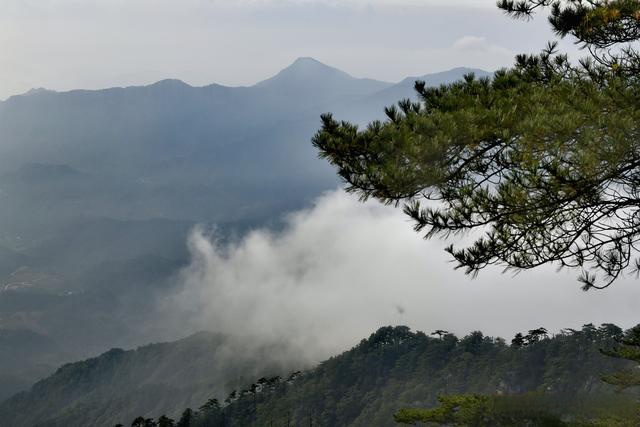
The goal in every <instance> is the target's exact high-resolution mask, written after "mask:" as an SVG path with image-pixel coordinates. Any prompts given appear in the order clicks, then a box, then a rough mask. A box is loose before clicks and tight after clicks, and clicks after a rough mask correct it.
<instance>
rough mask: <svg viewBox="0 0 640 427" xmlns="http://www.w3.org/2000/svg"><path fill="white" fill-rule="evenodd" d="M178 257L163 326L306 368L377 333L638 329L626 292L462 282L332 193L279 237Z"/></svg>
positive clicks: (548, 277) (528, 279) (631, 285)
mask: <svg viewBox="0 0 640 427" xmlns="http://www.w3.org/2000/svg"><path fill="white" fill-rule="evenodd" d="M189 245H190V249H191V253H192V257H193V259H192V262H191V265H190V266H189V267H188V268H187V269H185V270H184V271H183V273H182V277H181V280H182V285H181V287H180V291H179V292H177V293H176V294H175V295H173V296H172V297H171V298H170V299H169V300H168V301H169V302H170V304H169V305H170V307H172V309H173V310H174V312H175V314H176V317H174V318H173V322H174V325H177V324H179V325H181V326H180V327H181V330H183V331H184V328H185V327H188V328H195V329H209V330H213V331H216V332H223V333H228V334H234V335H244V336H252V337H259V340H265V341H270V342H273V341H279V340H286V341H287V342H288V344H289V345H291V346H292V348H295V349H297V350H304V352H305V354H306V355H307V359H308V360H309V361H311V362H313V361H318V360H321V359H323V358H325V357H328V356H330V355H333V354H336V353H337V352H340V351H342V350H345V349H347V348H349V347H351V346H352V345H354V344H356V343H357V342H358V341H359V340H360V339H361V338H363V337H365V336H367V335H368V334H369V333H371V332H372V331H373V330H375V329H376V328H377V327H379V326H383V325H388V324H407V325H409V326H411V327H412V328H414V329H419V330H423V331H425V332H427V333H429V332H431V331H433V330H435V329H438V328H442V329H446V330H450V331H453V332H456V333H458V334H465V333H468V332H470V331H472V330H482V331H484V332H485V333H488V334H491V335H500V336H504V337H506V338H510V337H511V336H513V334H514V333H515V332H517V331H523V330H527V329H531V328H534V327H538V326H545V327H547V328H549V329H550V330H559V329H561V328H563V327H576V326H580V325H582V324H584V323H588V322H594V323H601V322H615V323H618V324H620V325H621V326H625V327H629V326H632V325H634V324H635V323H637V322H638V317H637V302H638V301H640V287H639V286H638V284H637V282H636V281H635V280H628V281H621V282H620V283H618V284H617V285H616V286H615V287H614V288H612V289H611V290H608V291H605V292H593V293H586V294H585V293H582V292H581V291H580V290H579V287H578V284H577V282H576V280H575V276H576V274H575V272H561V273H558V272H556V271H554V270H552V269H547V270H539V271H536V272H535V273H533V272H526V273H522V274H520V275H517V276H515V277H514V276H511V275H503V274H501V273H500V272H499V271H497V270H487V271H483V272H482V273H481V274H480V276H479V277H478V278H477V279H471V278H469V277H467V276H465V275H464V274H463V273H462V272H460V271H454V269H453V265H452V264H451V263H450V262H448V261H449V260H448V258H447V255H446V254H445V253H443V250H442V248H443V246H444V245H443V243H442V242H439V241H437V240H436V241H424V240H423V239H421V238H420V236H418V235H417V234H416V233H414V232H413V231H412V229H411V226H410V223H409V222H408V219H407V218H405V217H404V215H403V214H402V213H401V212H400V211H399V210H398V209H394V208H392V207H386V206H382V205H380V204H378V203H374V202H370V203H366V204H362V203H359V202H358V201H357V200H355V198H354V197H352V196H350V195H347V194H345V193H344V192H343V191H342V190H336V191H333V192H330V193H327V194H325V195H323V196H322V197H320V198H319V199H317V200H316V201H315V203H314V204H313V206H312V207H310V208H309V209H306V210H302V211H299V212H295V213H292V214H290V215H289V216H288V217H287V218H286V220H285V226H284V228H283V229H282V230H280V231H277V232H275V231H270V230H267V229H258V230H254V231H253V232H251V233H249V234H248V235H246V236H245V237H244V238H242V239H240V240H239V241H237V242H234V243H231V244H228V243H227V244H222V243H220V242H219V241H217V240H216V238H215V235H212V234H211V233H207V232H205V231H204V230H202V229H198V230H194V232H193V233H192V235H191V237H190V241H189ZM187 325H188V326H187Z"/></svg>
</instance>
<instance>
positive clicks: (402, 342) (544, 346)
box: [0, 325, 633, 427]
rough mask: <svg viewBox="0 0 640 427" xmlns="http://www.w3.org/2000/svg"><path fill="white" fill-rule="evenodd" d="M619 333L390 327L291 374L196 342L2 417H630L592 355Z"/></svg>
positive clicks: (45, 390) (82, 374) (82, 380)
mask: <svg viewBox="0 0 640 427" xmlns="http://www.w3.org/2000/svg"><path fill="white" fill-rule="evenodd" d="M621 333H622V331H621V330H620V329H619V328H617V327H615V326H614V325H602V326H601V327H594V326H593V325H585V326H584V327H583V328H582V329H581V330H577V331H573V330H567V331H565V332H563V333H562V334H559V335H556V336H553V337H547V336H545V335H544V334H540V335H537V336H532V337H531V339H530V340H529V341H527V342H525V345H522V346H517V345H507V344H506V343H505V341H504V340H502V339H499V338H498V339H495V338H490V337H486V336H484V335H483V334H482V333H480V332H474V333H472V334H469V335H468V336H466V337H463V338H460V339H459V338H457V337H456V336H454V335H452V334H448V333H445V334H444V335H441V337H430V336H427V335H425V334H424V333H422V332H412V331H410V330H409V328H407V327H385V328H381V329H379V330H378V331H376V332H375V333H374V334H372V335H371V336H370V337H369V338H367V339H364V340H362V341H361V342H360V343H359V344H358V345H356V346H355V347H354V348H352V349H351V350H349V351H346V352H344V353H343V354H341V355H338V356H336V357H333V358H331V359H329V360H326V361H324V362H322V363H321V364H319V365H318V366H317V367H315V368H314V369H311V370H306V371H302V372H299V373H294V374H290V373H287V372H291V371H293V370H295V367H293V366H291V365H290V364H289V366H286V365H287V363H286V362H285V360H286V352H285V353H283V352H282V348H281V347H280V346H278V345H273V346H263V347H253V348H250V347H247V348H246V351H245V352H244V353H243V352H238V351H237V350H238V349H239V348H238V347H237V346H238V341H234V340H233V339H231V338H229V337H221V336H219V335H210V334H198V335H195V336H193V337H190V338H187V339H185V340H181V341H178V342H174V343H165V344H154V345H150V346H145V347H142V348H139V349H138V350H135V351H127V352H124V351H122V350H112V351H110V352H108V353H105V354H104V355H102V356H100V357H98V358H95V359H89V360H87V361H85V362H80V363H74V364H69V365H65V366H63V367H62V368H60V369H59V370H58V371H57V372H56V373H55V374H54V375H52V376H51V377H49V378H47V379H45V380H43V381H41V382H39V383H38V384H36V385H35V386H34V387H33V388H32V389H31V390H30V391H29V392H26V393H21V394H19V395H17V396H15V397H13V398H11V399H9V400H7V401H6V402H4V403H3V404H2V405H0V419H2V420H4V421H5V422H7V423H8V425H12V426H23V425H24V426H30V425H47V426H84V425H96V426H112V425H115V424H116V423H117V422H121V423H123V424H125V425H128V424H129V423H131V421H132V420H133V419H134V418H135V417H137V416H144V417H145V418H158V417H160V416H161V415H163V414H166V415H168V416H169V417H172V418H174V419H178V418H179V417H180V415H181V413H182V412H184V411H183V410H184V409H185V408H186V407H191V408H194V413H193V417H192V421H191V426H192V427H193V426H222V425H226V426H248V425H260V426H262V425H271V423H272V422H273V425H287V422H288V423H289V425H307V424H308V423H309V421H310V420H311V422H312V423H313V425H321V426H341V425H355V426H388V425H393V414H394V413H395V412H396V411H398V410H399V409H401V408H404V407H431V406H434V405H435V404H436V403H437V397H438V396H439V395H443V394H455V393H480V394H486V395H522V394H523V393H527V392H537V393H542V394H543V395H545V396H551V399H552V401H553V402H555V405H556V407H555V408H556V409H557V406H558V405H560V407H562V405H563V403H562V402H566V405H564V406H566V408H569V407H570V406H574V407H580V405H583V403H582V402H584V401H590V402H593V401H595V402H600V404H601V405H605V406H607V407H609V408H613V409H615V410H618V409H619V410H620V411H627V410H628V408H629V404H630V402H631V403H633V399H632V397H633V396H632V395H624V394H623V395H617V394H615V393H614V389H613V388H612V387H611V386H608V385H606V384H605V383H603V382H602V381H601V380H600V376H601V375H602V374H604V373H607V372H612V371H614V370H617V369H618V368H620V367H621V366H626V365H625V364H624V363H623V362H621V361H619V360H616V359H612V358H608V357H606V356H603V355H602V354H601V353H600V351H599V350H600V349H601V348H607V347H609V346H611V345H612V344H613V343H614V341H615V339H616V338H619V337H620V334H621ZM234 346H236V347H235V348H234ZM231 354H233V355H238V354H239V355H241V356H239V357H238V356H235V357H228V356H229V355H231ZM278 360H279V361H280V363H278V362H277V361H278ZM265 361H266V362H269V363H265ZM257 378H261V379H259V380H256V379H257ZM251 379H253V381H255V383H254V384H250V382H251ZM241 384H243V385H244V386H243V387H241ZM212 399H216V400H212ZM207 402H208V403H207ZM576 405H577V406H576ZM198 408H199V409H198ZM567 410H569V409H567ZM594 410H595V409H594ZM223 423H224V424H223Z"/></svg>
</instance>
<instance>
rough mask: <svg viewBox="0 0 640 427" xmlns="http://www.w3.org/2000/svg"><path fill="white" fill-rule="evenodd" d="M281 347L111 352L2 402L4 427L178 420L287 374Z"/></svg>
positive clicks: (216, 340)
mask: <svg viewBox="0 0 640 427" xmlns="http://www.w3.org/2000/svg"><path fill="white" fill-rule="evenodd" d="M291 359H292V357H289V356H288V355H287V354H283V351H282V346H281V345H280V344H279V343H273V344H269V345H266V344H260V345H251V343H250V342H249V341H248V340H240V339H238V338H237V337H228V336H224V335H220V334H213V333H208V332H200V333H196V334H194V335H192V336H189V337H187V338H184V339H181V340H179V341H174V342H166V343H159V344H150V345H145V346H143V347H139V348H137V349H135V350H128V351H124V350H121V349H112V350H109V351H108V352H106V353H104V354H102V355H100V356H98V357H96V358H91V359H88V360H84V361H82V362H76V363H70V364H66V365H64V366H62V367H60V368H59V369H57V371H56V372H55V373H54V374H53V375H51V376H49V377H48V378H46V379H44V380H42V381H39V382H38V383H36V384H35V385H34V386H33V387H32V388H31V389H30V390H29V391H28V392H23V393H20V394H17V395H16V396H14V397H12V398H11V399H9V400H7V401H5V402H3V403H2V404H0V420H1V422H0V423H1V424H2V425H11V426H16V427H18V426H33V425H43V426H51V425H60V426H88V425H91V426H112V425H115V424H116V422H117V420H118V418H119V417H120V416H121V415H122V414H126V415H125V417H126V418H133V417H134V416H136V415H138V414H155V413H158V412H163V413H164V412H166V413H167V414H172V415H175V414H178V413H179V412H180V411H181V410H182V408H184V407H186V406H197V405H199V404H200V403H201V402H203V401H206V400H207V399H209V398H210V397H211V396H223V395H226V394H227V393H229V391H230V390H232V389H234V388H236V387H238V386H240V385H241V384H244V383H247V382H249V381H251V380H252V379H253V378H256V377H259V376H262V375H282V374H284V373H285V372H286V368H288V366H284V365H283V364H284V363H287V362H286V361H287V360H291Z"/></svg>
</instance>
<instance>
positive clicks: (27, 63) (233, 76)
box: [0, 0, 571, 99]
mask: <svg viewBox="0 0 640 427" xmlns="http://www.w3.org/2000/svg"><path fill="white" fill-rule="evenodd" d="M494 4H495V2H494V0H446V1H444V0H422V1H419V0H370V1H366V0H340V1H338V0H288V1H286V0H2V2H1V4H0V99H4V98H6V97H8V96H10V95H13V94H17V93H22V92H24V91H26V90H29V89H30V88H34V87H46V88H49V89H54V90H69V89H75V88H103V87H111V86H127V85H139V84H148V83H151V82H154V81H157V80H160V79H164V78H179V79H182V80H184V81H186V82H188V83H190V84H193V85H205V84H209V83H213V82H216V83H221V84H227V85H250V84H253V83H255V82H257V81H259V80H262V79H264V78H267V77H269V76H271V75H273V74H275V73H276V72H277V71H279V70H280V69H282V68H284V67H286V66H287V65H289V64H290V63H291V62H293V60H295V58H297V57H300V56H311V57H314V58H316V59H318V60H320V61H322V62H324V63H326V64H328V65H332V66H335V67H338V68H340V69H343V70H344V71H347V72H349V73H350V74H353V75H355V76H358V77H372V78H378V79H382V80H388V81H399V80H401V79H402V78H404V77H407V76H415V75H423V74H426V73H429V72H435V71H442V70H445V69H449V68H452V67H456V66H469V67H480V68H484V69H487V70H493V69H496V68H499V67H501V66H505V65H509V64H510V63H511V62H512V58H513V56H514V55H515V54H516V53H519V52H534V51H538V50H539V49H540V48H541V47H542V46H543V45H544V43H545V42H546V41H547V40H549V39H551V38H552V37H553V36H552V34H551V32H550V30H549V29H548V26H547V24H546V21H545V20H544V19H537V20H534V21H530V22H514V21H512V20H510V19H509V18H507V17H505V16H504V15H503V14H502V13H501V12H500V11H499V10H498V9H497V8H496V7H495V5H494ZM569 48H571V45H570V44H569Z"/></svg>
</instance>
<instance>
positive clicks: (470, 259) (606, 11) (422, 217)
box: [313, 0, 640, 290]
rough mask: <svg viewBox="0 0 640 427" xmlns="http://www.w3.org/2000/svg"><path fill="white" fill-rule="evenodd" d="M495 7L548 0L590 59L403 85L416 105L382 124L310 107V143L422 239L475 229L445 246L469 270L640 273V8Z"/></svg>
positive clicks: (569, 0) (603, 276) (559, 29)
mask: <svg viewBox="0 0 640 427" xmlns="http://www.w3.org/2000/svg"><path fill="white" fill-rule="evenodd" d="M498 6H499V7H500V8H502V9H503V10H505V11H506V12H507V13H508V14H510V15H512V16H513V17H515V18H522V17H529V16H531V15H532V14H533V13H534V12H535V11H536V10H537V9H541V8H549V9H550V23H551V26H552V28H553V29H554V31H555V32H556V33H557V35H558V36H560V37H566V36H570V37H573V38H574V39H575V40H576V42H577V43H578V44H579V45H580V46H581V47H583V48H584V49H585V50H586V51H588V52H589V53H590V56H589V57H588V58H586V59H583V60H581V61H580V62H579V63H578V64H572V63H571V62H570V61H569V60H568V58H567V56H566V55H563V54H559V53H558V52H557V44H556V43H550V44H549V46H548V47H547V48H546V49H545V50H544V51H543V52H542V53H541V54H539V55H520V56H518V57H517V58H516V63H515V65H514V67H512V68H511V69H506V70H500V71H498V72H496V73H495V75H494V77H493V78H492V79H489V78H483V79H476V78H475V77H474V76H473V75H468V76H466V77H465V79H464V80H463V81H460V82H457V83H454V84H451V85H445V86H441V87H437V88H431V87H426V85H425V83H424V82H416V85H415V88H416V91H417V92H418V95H419V97H420V102H411V101H409V100H404V101H401V102H399V103H398V107H395V106H394V107H390V108H387V109H386V114H387V117H388V119H387V120H386V121H385V122H380V121H375V122H372V123H370V124H369V126H367V127H366V128H365V129H359V128H358V127H357V126H356V125H353V124H351V123H347V122H340V121H337V120H335V119H334V118H333V116H332V115H331V114H325V115H323V116H322V128H321V129H320V130H319V131H318V133H317V134H316V135H315V136H314V138H313V144H314V145H315V146H316V147H317V148H318V149H319V151H320V155H321V156H322V157H324V158H326V159H327V160H328V161H329V162H330V163H332V164H333V165H334V166H336V167H337V170H338V174H339V175H340V176H341V177H342V179H343V180H344V181H345V183H346V185H347V191H350V192H354V193H356V194H358V195H359V196H360V197H361V198H362V199H368V198H371V197H373V198H376V199H378V200H380V201H382V202H384V203H387V204H394V205H399V204H403V205H404V211H405V213H406V214H408V215H409V216H410V217H411V218H412V219H413V220H414V221H415V230H416V231H418V232H425V236H426V237H432V236H445V237H446V236H449V235H451V234H455V233H465V232H469V231H476V232H477V233H476V235H477V236H481V237H478V238H477V239H476V240H475V242H474V243H473V244H471V245H470V246H469V247H466V248H454V247H453V246H449V247H448V248H447V251H448V252H449V253H450V254H451V255H452V256H453V258H454V260H455V261H456V262H457V267H458V268H463V269H465V271H466V272H467V273H468V274H474V275H475V274H477V273H478V272H479V271H480V270H482V269H483V268H485V267H486V266H488V265H501V266H503V267H504V268H505V269H507V270H509V269H511V270H523V269H531V268H536V267H538V266H541V265H544V264H556V265H558V266H560V267H567V268H574V269H578V270H579V271H580V272H581V273H580V281H581V283H582V287H583V289H584V290H588V289H593V288H599V289H600V288H605V287H607V286H609V285H611V284H612V283H613V282H614V281H615V280H616V279H617V278H618V277H620V275H621V274H623V273H624V272H633V271H638V270H640V257H639V256H638V252H637V250H636V248H637V246H636V243H637V240H638V239H639V238H640V220H639V219H638V218H639V217H640V209H639V207H640V139H639V135H640V126H639V124H640V105H639V100H640V81H639V78H640V73H639V72H638V71H640V54H638V52H637V51H636V50H635V49H634V43H635V42H637V41H638V39H639V38H640V2H638V1H630V0H589V1H586V0H564V1H560V0H522V1H509V0H502V1H500V2H499V4H498ZM425 201H427V203H425ZM481 232H482V233H481Z"/></svg>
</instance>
